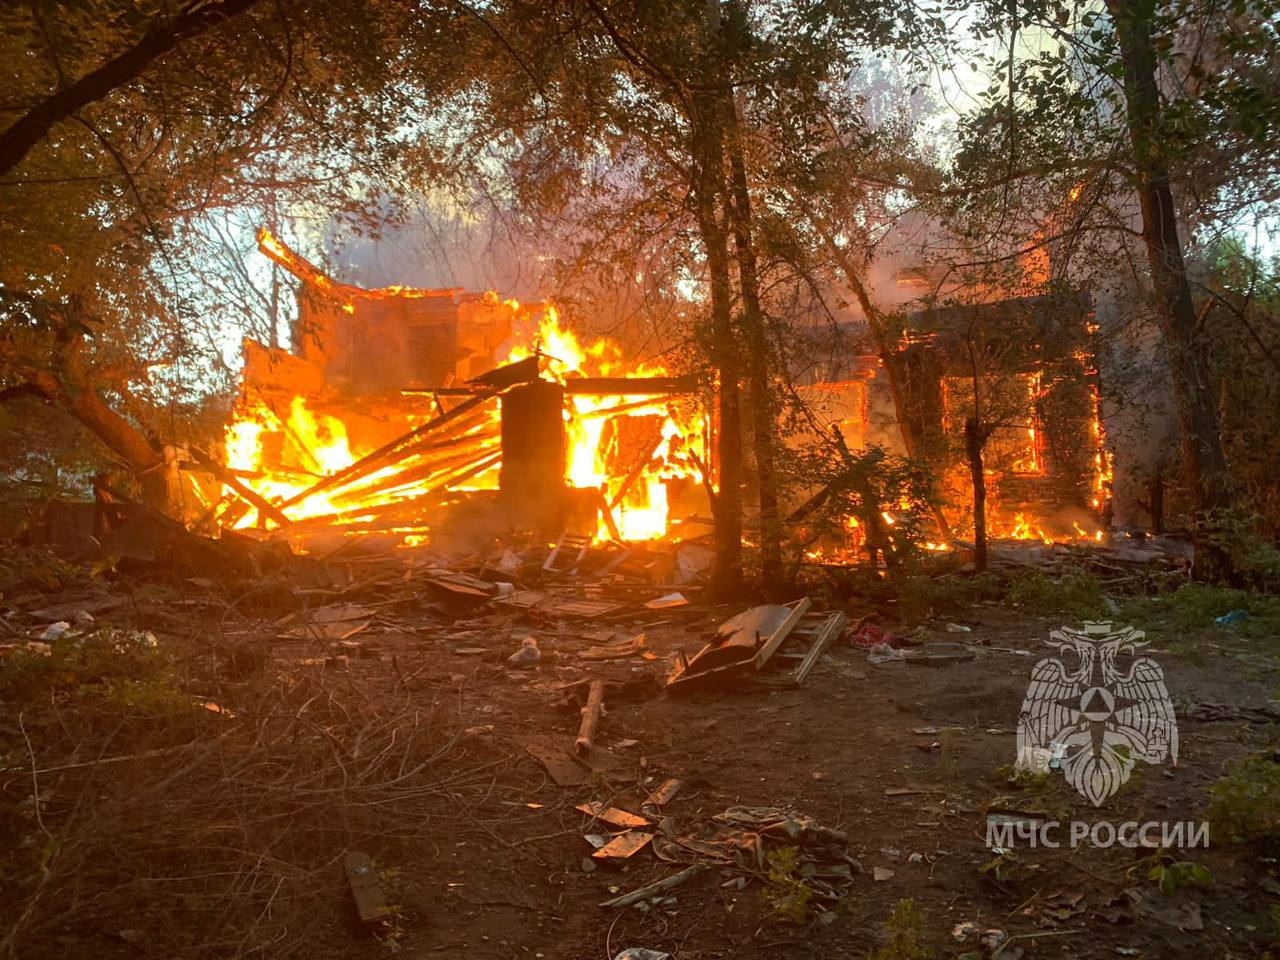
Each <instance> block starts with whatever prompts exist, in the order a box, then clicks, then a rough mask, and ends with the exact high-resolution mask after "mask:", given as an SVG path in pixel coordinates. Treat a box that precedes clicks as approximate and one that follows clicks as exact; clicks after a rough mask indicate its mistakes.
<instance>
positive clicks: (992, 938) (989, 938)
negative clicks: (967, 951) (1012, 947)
mask: <svg viewBox="0 0 1280 960" xmlns="http://www.w3.org/2000/svg"><path fill="white" fill-rule="evenodd" d="M1008 939H1009V935H1008V934H1007V933H1005V932H1004V931H1003V930H996V929H994V928H992V929H990V930H984V931H983V932H982V936H981V937H979V938H978V943H979V944H981V945H982V948H983V949H984V950H995V949H996V948H997V947H999V946H1000V944H1002V943H1004V942H1005V941H1006V940H1008Z"/></svg>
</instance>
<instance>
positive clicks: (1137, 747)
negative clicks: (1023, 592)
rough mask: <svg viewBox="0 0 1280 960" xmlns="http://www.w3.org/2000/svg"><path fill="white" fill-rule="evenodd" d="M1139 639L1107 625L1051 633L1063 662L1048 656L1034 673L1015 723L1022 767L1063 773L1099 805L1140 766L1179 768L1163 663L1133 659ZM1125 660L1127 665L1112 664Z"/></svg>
mask: <svg viewBox="0 0 1280 960" xmlns="http://www.w3.org/2000/svg"><path fill="white" fill-rule="evenodd" d="M1143 638H1144V634H1143V633H1142V631H1141V630H1135V629H1133V628H1132V627H1121V628H1118V629H1113V627H1112V624H1111V623H1109V622H1086V623H1085V624H1084V629H1083V630H1074V629H1071V628H1069V627H1062V628H1061V629H1058V630H1054V631H1053V632H1052V633H1051V634H1050V635H1049V646H1051V647H1055V648H1056V649H1057V650H1058V652H1059V653H1061V654H1063V655H1064V659H1065V660H1066V661H1067V662H1065V663H1064V662H1063V660H1060V659H1057V658H1056V657H1046V658H1045V659H1044V660H1041V661H1040V662H1039V663H1037V664H1036V665H1035V668H1034V669H1033V670H1032V671H1031V684H1030V686H1028V687H1027V696H1026V699H1024V700H1023V701H1022V713H1021V714H1020V715H1019V717H1018V766H1019V767H1021V768H1025V769H1033V770H1040V771H1043V770H1045V769H1047V768H1049V767H1055V768H1056V767H1061V768H1062V770H1063V772H1064V773H1065V775H1066V778H1067V781H1068V782H1069V783H1070V784H1071V785H1072V786H1074V787H1075V788H1076V789H1077V790H1079V791H1080V792H1081V793H1082V794H1084V795H1085V796H1086V797H1088V798H1089V800H1090V802H1091V803H1092V804H1093V805H1094V806H1095V807H1096V806H1100V805H1101V804H1102V801H1104V800H1106V799H1107V798H1108V797H1110V796H1112V795H1113V794H1114V793H1115V792H1116V791H1117V790H1119V789H1120V787H1121V786H1122V785H1123V784H1124V783H1125V781H1127V780H1128V779H1129V774H1130V773H1131V772H1132V770H1133V765H1134V763H1136V762H1137V761H1138V760H1143V761H1145V762H1147V763H1163V762H1164V761H1165V760H1166V759H1170V758H1171V760H1172V762H1173V763H1174V764H1177V762H1178V726H1177V723H1176V721H1175V719H1174V716H1173V704H1172V703H1171V702H1170V701H1169V691H1168V690H1167V689H1166V688H1165V685H1164V671H1163V670H1162V669H1161V668H1160V665H1159V664H1158V663H1156V662H1155V661H1154V660H1152V659H1151V658H1150V657H1140V656H1136V654H1137V652H1138V651H1139V650H1140V649H1141V648H1142V647H1144V646H1146V641H1145V640H1144V639H1143ZM1072 655H1074V656H1072ZM1122 656H1123V657H1125V658H1126V659H1128V662H1127V664H1124V663H1119V662H1117V661H1118V658H1120V657H1122ZM1130 658H1131V659H1130ZM1072 660H1074V661H1075V662H1074V663H1071V661H1072ZM1126 667H1127V672H1126V669H1125V668H1126Z"/></svg>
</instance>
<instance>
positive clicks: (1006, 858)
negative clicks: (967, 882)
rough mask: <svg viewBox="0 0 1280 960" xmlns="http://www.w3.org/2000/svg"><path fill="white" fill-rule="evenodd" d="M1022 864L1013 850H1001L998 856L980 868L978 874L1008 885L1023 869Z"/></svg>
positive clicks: (997, 853) (997, 852)
mask: <svg viewBox="0 0 1280 960" xmlns="http://www.w3.org/2000/svg"><path fill="white" fill-rule="evenodd" d="M1021 867H1022V862H1021V860H1020V859H1019V857H1018V855H1017V854H1016V853H1014V852H1013V851H1012V850H999V851H996V855H995V856H994V857H992V858H991V859H990V860H988V861H987V862H986V863H984V864H983V865H982V866H980V867H979V868H978V873H980V874H982V875H983V876H984V877H990V878H991V879H992V880H994V881H995V882H996V883H998V884H1001V883H1007V882H1008V881H1009V880H1012V879H1013V877H1014V875H1015V874H1016V873H1017V872H1018V871H1019V870H1020V869H1021Z"/></svg>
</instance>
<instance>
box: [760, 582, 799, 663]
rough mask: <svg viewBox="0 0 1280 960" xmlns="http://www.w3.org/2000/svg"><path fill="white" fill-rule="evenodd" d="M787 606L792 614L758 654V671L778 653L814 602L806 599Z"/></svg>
mask: <svg viewBox="0 0 1280 960" xmlns="http://www.w3.org/2000/svg"><path fill="white" fill-rule="evenodd" d="M787 606H789V607H791V613H790V614H789V615H788V616H787V619H786V620H784V621H783V622H782V626H780V627H778V629H777V630H775V631H774V632H773V634H772V635H770V637H769V639H768V640H766V641H765V643H764V646H762V647H761V648H760V651H759V652H758V653H757V654H756V669H757V670H760V669H762V668H763V667H764V665H765V664H766V663H768V662H769V658H770V657H772V656H773V655H774V654H775V653H777V652H778V649H779V648H780V647H781V646H782V644H783V643H784V642H785V641H786V639H787V635H788V634H790V633H791V630H792V628H794V627H795V625H796V624H797V623H799V622H800V618H801V617H803V616H804V615H805V614H806V613H808V612H809V608H810V607H811V606H813V601H812V600H811V599H809V598H808V597H805V598H803V599H802V600H797V601H796V602H795V604H794V605H792V604H787Z"/></svg>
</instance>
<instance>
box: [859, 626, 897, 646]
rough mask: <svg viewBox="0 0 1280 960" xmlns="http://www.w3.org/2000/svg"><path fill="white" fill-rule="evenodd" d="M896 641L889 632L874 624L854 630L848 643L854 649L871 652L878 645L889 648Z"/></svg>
mask: <svg viewBox="0 0 1280 960" xmlns="http://www.w3.org/2000/svg"><path fill="white" fill-rule="evenodd" d="M896 639H897V638H896V637H894V635H893V632H892V631H891V630H881V629H880V628H879V627H877V626H876V625H875V624H874V623H865V624H863V625H862V626H860V627H858V628H857V629H856V630H854V632H853V635H852V636H851V637H850V638H849V642H850V643H852V644H853V645H854V646H855V647H861V648H862V649H864V650H871V649H873V648H875V647H877V646H879V645H880V644H885V645H886V646H890V647H891V646H893V643H894V641H895V640H896Z"/></svg>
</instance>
